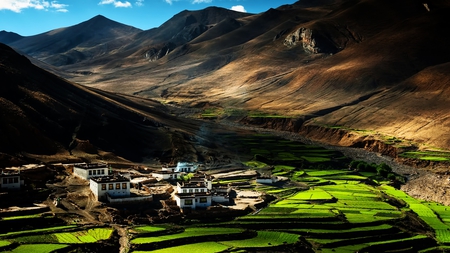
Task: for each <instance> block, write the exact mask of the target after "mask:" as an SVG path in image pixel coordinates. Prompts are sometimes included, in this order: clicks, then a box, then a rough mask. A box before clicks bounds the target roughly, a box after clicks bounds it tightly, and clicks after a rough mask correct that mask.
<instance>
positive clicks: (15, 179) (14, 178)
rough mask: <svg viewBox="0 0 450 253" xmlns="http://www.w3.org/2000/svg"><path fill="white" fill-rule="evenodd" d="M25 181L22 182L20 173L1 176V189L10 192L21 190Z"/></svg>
mask: <svg viewBox="0 0 450 253" xmlns="http://www.w3.org/2000/svg"><path fill="white" fill-rule="evenodd" d="M22 184H23V181H21V180H20V173H18V172H8V173H3V172H2V174H0V188H1V189H8V190H20V186H21V185H22Z"/></svg>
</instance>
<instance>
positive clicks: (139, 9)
mask: <svg viewBox="0 0 450 253" xmlns="http://www.w3.org/2000/svg"><path fill="white" fill-rule="evenodd" d="M295 2H296V0H0V31H1V30H5V31H9V32H15V33H18V34H20V35H23V36H30V35H35V34H39V33H43V32H47V31H50V30H52V29H56V28H61V27H67V26H72V25H76V24H78V23H81V22H83V21H86V20H88V19H90V18H92V17H94V16H96V15H98V14H100V15H103V16H105V17H107V18H109V19H112V20H115V21H117V22H120V23H123V24H127V25H131V26H134V27H137V28H140V29H143V30H147V29H150V28H154V27H158V26H160V25H161V24H162V23H164V22H165V21H167V20H168V19H170V18H171V17H173V16H174V15H175V14H177V13H179V12H180V11H183V10H200V9H204V8H206V7H208V6H218V7H223V8H227V9H232V8H233V9H235V10H237V11H243V12H248V13H260V12H264V11H266V10H268V9H270V8H276V7H278V6H280V5H283V4H292V3H295Z"/></svg>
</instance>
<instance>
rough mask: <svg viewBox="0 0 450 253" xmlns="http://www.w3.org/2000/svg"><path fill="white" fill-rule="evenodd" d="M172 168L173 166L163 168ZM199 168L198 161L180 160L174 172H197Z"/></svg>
mask: <svg viewBox="0 0 450 253" xmlns="http://www.w3.org/2000/svg"><path fill="white" fill-rule="evenodd" d="M163 169H168V170H170V169H171V168H163ZM197 169H198V164H197V163H189V162H178V163H177V167H175V170H174V172H186V173H191V172H195V171H196V170H197Z"/></svg>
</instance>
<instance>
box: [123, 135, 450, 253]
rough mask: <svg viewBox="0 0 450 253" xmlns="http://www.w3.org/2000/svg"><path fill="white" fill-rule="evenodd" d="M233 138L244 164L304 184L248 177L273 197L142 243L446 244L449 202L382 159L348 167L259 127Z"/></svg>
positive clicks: (280, 246)
mask: <svg viewBox="0 0 450 253" xmlns="http://www.w3.org/2000/svg"><path fill="white" fill-rule="evenodd" d="M234 139H235V140H236V145H237V146H238V147H239V148H240V149H242V151H243V152H244V151H245V150H247V151H249V152H251V154H252V155H253V160H251V161H248V162H246V163H245V164H247V165H248V166H249V168H253V169H257V170H264V171H266V172H267V170H270V171H271V172H272V173H273V175H277V176H280V175H281V176H285V177H289V178H290V179H291V180H292V181H293V182H301V183H303V184H305V183H306V184H308V185H309V189H307V190H304V189H303V188H302V187H296V186H295V184H286V185H284V184H275V185H254V189H255V190H258V191H263V192H266V193H267V194H271V195H274V196H277V200H276V201H274V202H272V203H270V205H269V206H268V207H265V208H263V209H261V210H258V211H257V212H255V213H253V214H250V215H247V216H243V217H239V218H236V219H235V220H233V221H230V222H222V223H218V224H202V225H201V226H203V227H204V228H205V229H206V231H212V232H213V234H210V235H209V236H208V237H202V236H195V237H194V236H191V237H190V240H189V241H184V242H183V243H184V245H183V246H179V245H178V243H179V241H177V240H179V239H170V238H169V237H167V236H164V237H161V238H159V237H158V236H156V238H151V239H150V238H146V239H145V240H148V241H147V244H148V246H149V247H147V248H145V249H146V250H151V249H153V248H152V247H150V245H151V244H152V243H154V242H155V241H158V240H161V239H164V240H165V244H159V245H158V247H159V251H158V252H174V251H178V250H187V251H189V252H191V251H192V252H199V251H195V250H196V249H199V248H200V247H205V251H204V252H221V251H229V252H241V251H242V252H245V251H270V252H282V251H285V250H286V249H290V250H297V251H301V252H308V249H309V251H313V252H386V251H391V252H419V251H420V252H436V251H444V250H445V249H446V248H448V247H449V246H450V242H449V238H450V235H449V234H448V231H450V229H449V228H448V225H449V223H448V222H450V210H449V211H447V207H445V206H441V205H438V204H435V203H425V202H423V201H418V200H415V199H414V198H411V197H409V196H408V195H406V194H405V193H404V192H402V191H400V190H397V189H395V188H394V187H392V186H389V185H388V184H389V182H390V180H389V179H387V177H389V178H390V179H391V180H397V179H399V180H402V178H401V177H400V176H398V175H395V174H393V173H392V172H390V171H389V170H387V169H386V167H385V166H384V165H373V164H371V165H366V164H362V165H358V168H362V169H356V168H353V167H352V168H350V167H351V165H348V164H345V161H346V159H345V158H344V157H342V156H341V155H340V154H339V153H336V152H330V151H325V150H321V149H320V148H318V147H313V146H309V145H303V144H298V143H292V142H290V141H286V140H279V139H276V138H273V137H269V136H265V135H258V136H255V137H254V138H251V137H247V138H246V139H243V140H242V139H241V140H239V138H234ZM238 142H239V143H240V144H237V143H238ZM242 143H245V144H242ZM330 161H334V162H333V163H330ZM355 164H358V163H355ZM355 167H356V166H355ZM349 168H350V169H349ZM371 169H372V170H371ZM420 220H421V221H420ZM413 221H416V222H413ZM424 224H428V226H429V227H427V226H426V225H424ZM197 226H200V225H197ZM219 228H220V229H219ZM232 228H234V229H242V230H241V231H240V232H239V231H235V232H236V233H238V234H240V236H239V238H238V239H233V238H232V237H233V236H231V235H232V233H225V234H226V235H227V236H231V237H227V236H225V237H224V236H221V237H220V235H223V234H224V231H227V230H228V229H232ZM190 229H191V228H190V227H189V226H187V227H185V228H184V231H185V232H178V233H177V235H170V236H175V237H177V238H180V237H184V235H183V234H184V233H186V231H187V232H189V231H190ZM215 229H219V230H216V231H222V232H218V233H217V234H215V235H217V237H220V239H219V238H215V237H214V233H215V232H214V231H215ZM224 238H225V239H224ZM138 239H140V238H139V237H137V238H136V239H135V240H133V241H131V243H132V249H135V250H140V251H142V250H143V249H144V248H142V247H141V245H139V244H138V243H137V242H139V241H137V240H138ZM171 240H172V242H171ZM174 244H175V245H174ZM153 246H154V247H155V245H153ZM161 247H162V248H163V249H161Z"/></svg>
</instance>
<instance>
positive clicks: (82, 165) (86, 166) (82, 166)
mask: <svg viewBox="0 0 450 253" xmlns="http://www.w3.org/2000/svg"><path fill="white" fill-rule="evenodd" d="M74 166H75V167H77V168H80V169H85V170H87V169H100V168H108V164H106V163H78V164H75V165H74Z"/></svg>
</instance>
